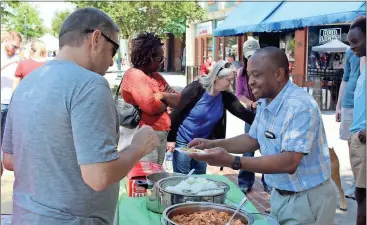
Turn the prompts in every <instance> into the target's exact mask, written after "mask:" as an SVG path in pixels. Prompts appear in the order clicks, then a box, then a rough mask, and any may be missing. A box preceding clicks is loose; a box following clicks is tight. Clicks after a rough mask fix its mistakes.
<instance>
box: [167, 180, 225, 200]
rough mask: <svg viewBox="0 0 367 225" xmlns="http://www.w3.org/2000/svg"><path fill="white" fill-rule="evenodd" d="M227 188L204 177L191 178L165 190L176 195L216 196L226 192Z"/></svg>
mask: <svg viewBox="0 0 367 225" xmlns="http://www.w3.org/2000/svg"><path fill="white" fill-rule="evenodd" d="M224 188H225V187H220V186H218V185H217V184H216V183H215V182H214V181H211V180H208V179H206V178H203V177H189V178H187V179H186V180H182V181H181V182H180V183H179V184H177V185H174V186H167V187H166V188H165V189H166V190H167V191H169V192H172V193H176V194H182V195H185V194H190V195H199V196H200V195H216V194H221V193H223V192H224Z"/></svg>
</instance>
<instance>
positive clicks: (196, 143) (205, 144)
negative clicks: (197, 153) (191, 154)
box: [187, 138, 215, 149]
mask: <svg viewBox="0 0 367 225" xmlns="http://www.w3.org/2000/svg"><path fill="white" fill-rule="evenodd" d="M187 146H188V147H189V148H191V147H192V148H197V149H209V148H214V147H215V146H213V140H208V139H203V138H195V139H194V140H192V141H191V142H190V143H189V144H188V145H187Z"/></svg>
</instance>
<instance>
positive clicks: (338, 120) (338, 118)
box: [335, 107, 342, 122]
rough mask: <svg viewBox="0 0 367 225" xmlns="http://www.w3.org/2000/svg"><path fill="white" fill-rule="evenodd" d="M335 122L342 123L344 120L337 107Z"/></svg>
mask: <svg viewBox="0 0 367 225" xmlns="http://www.w3.org/2000/svg"><path fill="white" fill-rule="evenodd" d="M335 120H336V122H340V121H341V120H342V116H341V110H340V109H338V107H336V112H335Z"/></svg>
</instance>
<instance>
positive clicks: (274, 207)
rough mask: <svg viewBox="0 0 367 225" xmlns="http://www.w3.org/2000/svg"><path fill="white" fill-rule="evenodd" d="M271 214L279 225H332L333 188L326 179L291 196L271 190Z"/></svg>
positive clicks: (334, 194)
mask: <svg viewBox="0 0 367 225" xmlns="http://www.w3.org/2000/svg"><path fill="white" fill-rule="evenodd" d="M270 205H271V214H272V216H274V217H275V218H276V219H277V220H278V221H279V223H280V225H333V224H334V216H335V207H336V192H335V187H334V185H333V183H332V181H331V179H328V180H327V181H326V182H324V183H323V184H321V185H319V186H317V187H315V188H313V189H311V190H307V191H303V192H299V193H296V194H293V195H281V194H280V193H279V192H278V191H276V190H275V189H273V192H272V193H271V197H270Z"/></svg>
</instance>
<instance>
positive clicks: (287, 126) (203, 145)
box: [189, 47, 336, 225]
mask: <svg viewBox="0 0 367 225" xmlns="http://www.w3.org/2000/svg"><path fill="white" fill-rule="evenodd" d="M247 71H248V74H249V85H250V87H251V89H252V93H253V94H254V95H255V97H256V98H257V99H260V100H259V102H260V104H259V106H258V109H257V113H256V117H255V121H254V122H253V124H252V126H251V129H250V132H249V134H243V135H240V136H237V137H234V138H231V139H221V140H205V139H195V140H193V141H192V142H191V143H189V146H190V147H196V148H199V149H207V150H206V151H207V154H195V153H192V154H191V156H192V157H193V158H195V159H197V160H201V161H206V162H207V163H208V164H210V165H215V166H227V167H231V168H233V169H242V170H246V171H250V172H256V173H263V174H265V181H266V183H267V184H268V185H269V186H271V187H273V192H272V194H271V199H270V205H271V213H272V215H273V216H274V217H275V218H276V219H277V220H278V221H279V223H280V224H281V225H293V224H315V225H316V224H320V225H321V224H322V225H323V224H333V222H334V216H335V206H336V192H335V189H334V186H333V184H332V181H331V179H330V177H331V169H330V156H329V149H328V144H327V140H326V134H325V130H324V125H323V122H322V117H321V113H320V110H319V108H318V105H317V103H316V101H315V100H314V99H313V98H312V96H311V95H309V94H308V93H307V92H305V91H304V90H302V89H301V88H299V87H298V86H296V85H294V84H293V83H292V82H291V81H289V69H288V59H287V56H286V55H285V53H284V52H283V51H282V50H280V49H278V48H275V47H266V48H263V49H260V50H257V51H256V52H255V54H253V55H252V57H251V58H250V60H249V62H248V67H247ZM257 149H260V151H261V154H262V157H255V158H252V157H238V156H233V155H231V154H230V153H235V154H243V153H245V152H253V151H256V150H257Z"/></svg>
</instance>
